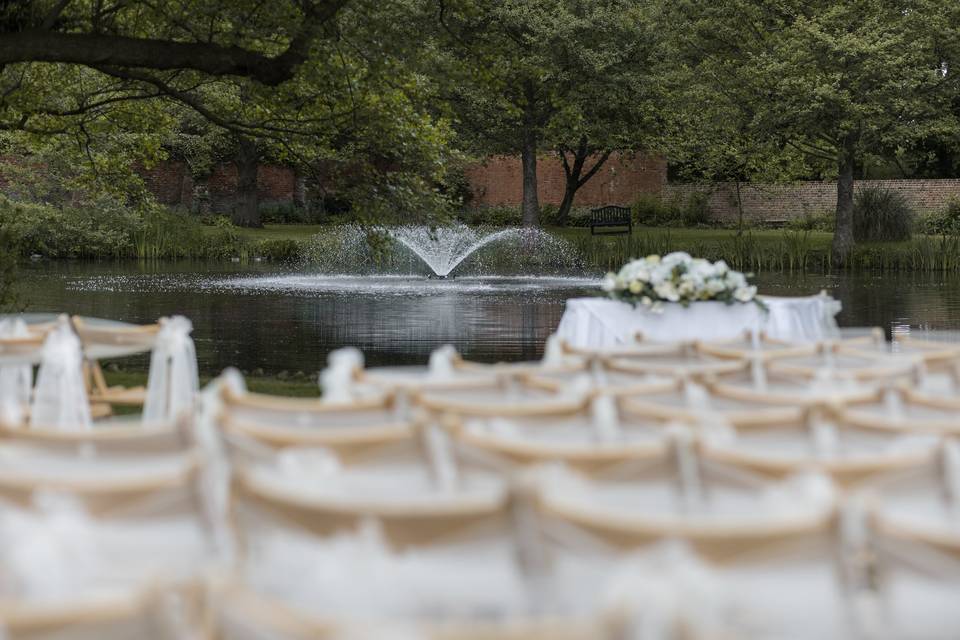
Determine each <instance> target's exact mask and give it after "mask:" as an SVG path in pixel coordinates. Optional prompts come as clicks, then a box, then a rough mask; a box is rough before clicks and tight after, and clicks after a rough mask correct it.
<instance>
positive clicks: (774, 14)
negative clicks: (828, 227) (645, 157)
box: [662, 0, 957, 265]
mask: <svg viewBox="0 0 960 640" xmlns="http://www.w3.org/2000/svg"><path fill="white" fill-rule="evenodd" d="M665 7H666V8H665V11H664V13H663V14H662V15H663V17H664V20H663V22H662V24H663V27H664V28H666V29H671V30H672V38H673V40H674V42H675V43H676V45H677V48H678V62H679V64H682V65H689V66H690V67H692V68H693V70H694V73H693V77H694V78H695V80H696V81H697V82H698V83H700V86H701V87H702V88H703V90H704V91H707V92H711V93H716V94H720V95H724V96H726V97H727V100H728V103H730V104H740V105H747V106H748V107H749V109H748V110H747V111H746V112H745V113H746V116H747V117H746V118H745V120H744V123H745V125H746V128H747V130H748V131H749V135H750V136H751V137H753V138H754V139H758V140H764V139H765V140H769V141H771V143H772V144H774V145H775V146H776V147H777V148H780V149H788V148H789V149H793V150H794V151H796V152H799V153H800V154H802V155H803V156H804V158H805V159H806V163H807V165H806V167H805V168H804V171H809V168H810V166H826V167H831V168H832V172H833V174H834V175H835V176H836V177H837V204H836V231H835V233H834V239H833V254H834V258H835V262H836V263H837V264H838V265H842V264H843V263H844V262H845V260H846V258H847V256H848V255H849V253H850V250H851V249H852V247H853V243H854V240H853V226H852V216H853V192H854V168H855V166H856V165H857V163H858V162H859V161H861V160H862V158H863V157H864V156H865V155H866V154H869V153H875V154H887V155H890V154H893V153H895V152H896V151H897V150H900V149H904V148H909V147H910V146H911V145H912V144H914V142H915V141H916V140H918V139H920V138H922V137H924V136H929V135H931V134H932V133H933V134H936V135H938V136H939V135H952V134H953V133H954V132H955V130H956V122H955V119H954V116H953V114H952V113H951V110H950V109H949V106H948V104H947V103H946V102H945V100H946V98H947V96H948V95H949V88H950V86H951V85H954V84H955V82H956V74H953V73H946V70H947V69H948V68H950V63H951V62H952V58H953V55H954V53H953V51H952V50H951V48H952V47H953V46H954V45H953V42H954V41H955V40H956V38H955V37H951V33H950V32H951V30H952V29H953V26H952V25H953V24H955V23H956V21H955V20H953V18H955V16H953V15H951V14H953V13H956V12H957V9H956V8H955V7H954V6H953V5H952V4H951V3H942V2H936V1H933V0H916V1H912V2H910V3H904V2H901V1H897V0H847V1H844V2H836V1H832V0H818V1H816V2H809V1H807V0H803V1H801V0H786V1H782V2H777V3H769V2H763V1H762V0H724V1H723V2H716V3H709V4H708V3H703V2H697V1H695V0H683V1H681V2H677V3H671V4H670V5H665Z"/></svg>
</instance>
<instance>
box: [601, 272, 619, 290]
mask: <svg viewBox="0 0 960 640" xmlns="http://www.w3.org/2000/svg"><path fill="white" fill-rule="evenodd" d="M600 288H601V289H603V290H604V291H606V292H607V293H609V292H611V291H614V290H615V289H616V288H617V276H615V275H614V274H612V273H608V274H607V275H606V277H605V278H604V279H603V282H601V283H600Z"/></svg>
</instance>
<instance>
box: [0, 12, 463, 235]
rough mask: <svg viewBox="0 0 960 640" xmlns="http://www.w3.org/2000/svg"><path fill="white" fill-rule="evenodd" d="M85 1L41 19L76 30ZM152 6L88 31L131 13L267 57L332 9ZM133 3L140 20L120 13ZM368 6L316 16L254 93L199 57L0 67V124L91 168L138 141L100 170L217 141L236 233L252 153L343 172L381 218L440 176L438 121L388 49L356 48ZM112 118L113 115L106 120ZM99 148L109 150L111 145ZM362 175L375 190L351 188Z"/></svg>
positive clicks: (243, 215) (251, 189) (145, 22)
mask: <svg viewBox="0 0 960 640" xmlns="http://www.w3.org/2000/svg"><path fill="white" fill-rule="evenodd" d="M89 4H90V3H70V2H61V3H60V4H59V5H58V7H60V5H63V7H60V8H61V9H63V10H62V11H61V13H59V14H58V17H57V19H56V20H55V21H54V23H55V24H64V25H67V26H63V29H68V28H70V27H69V25H72V24H74V23H76V24H77V25H79V26H76V28H77V29H80V30H83V29H84V28H86V27H90V28H93V27H92V26H91V25H92V24H93V22H95V20H94V18H92V17H90V16H89V14H88V13H85V11H87V10H88V9H89ZM95 4H97V6H101V5H100V3H95ZM154 4H155V3H137V2H134V3H120V4H117V5H108V6H109V7H112V8H113V9H114V11H113V12H112V13H110V12H108V13H109V16H110V17H109V19H108V18H103V21H105V23H106V24H105V25H104V24H100V26H98V27H97V29H100V30H101V31H105V32H107V33H110V34H112V35H116V36H118V37H119V36H123V37H126V36H127V35H129V33H130V30H129V29H128V24H127V20H128V19H129V20H133V18H134V17H136V18H137V20H134V22H135V23H136V24H137V25H138V26H137V29H138V30H139V31H136V33H140V32H143V33H146V34H157V35H163V36H169V37H170V38H173V39H177V38H181V37H182V38H184V39H186V40H190V39H191V38H194V34H195V33H200V32H199V31H198V30H199V29H200V27H201V26H203V27H204V28H205V29H208V30H209V31H208V32H204V33H208V35H209V38H208V39H209V40H210V41H211V42H215V43H219V45H222V46H229V47H231V51H232V50H233V49H234V48H236V47H239V46H241V44H242V43H247V44H250V45H251V46H254V45H256V46H258V47H260V48H262V49H264V50H265V51H267V53H266V54H264V55H267V54H270V55H272V52H271V49H277V50H281V49H282V50H289V49H290V48H291V47H294V46H295V45H294V44H293V42H294V41H295V40H296V39H297V38H298V37H300V36H299V35H292V36H291V35H289V34H301V24H300V23H301V22H302V20H301V18H303V19H306V18H310V16H308V15H307V12H312V11H314V10H317V11H319V7H322V6H333V5H334V4H335V5H337V7H340V6H342V5H344V4H346V3H345V2H336V3H321V2H305V1H304V2H300V1H296V2H291V3H261V2H249V3H247V2H240V3H217V2H214V1H213V0H210V2H183V3H180V4H181V5H182V6H180V9H183V10H184V11H185V10H186V9H188V8H189V9H190V11H185V12H186V13H187V14H189V18H182V19H181V18H179V17H177V16H178V15H179V13H178V12H177V11H174V9H176V7H170V6H169V3H167V4H161V5H158V6H157V7H156V8H152V7H154ZM220 4H229V7H228V9H229V10H226V9H225V10H224V12H223V13H218V12H217V10H216V9H217V7H218V6H219V5H220ZM187 5H189V7H188V6H187ZM137 7H139V11H140V12H141V13H134V14H129V13H128V12H130V11H134V9H135V8H137ZM284 7H286V8H285V9H284ZM71 10H74V11H76V12H80V14H79V17H77V16H76V15H74V14H71V13H70V11H71ZM89 10H90V11H93V10H92V9H89ZM161 10H162V11H165V12H169V13H158V12H160V11H161ZM379 10H380V9H379V7H378V3H376V2H373V1H372V0H355V1H354V2H353V3H352V4H351V6H350V7H349V8H348V9H344V10H340V11H339V12H338V18H337V21H336V22H333V21H330V20H325V21H324V24H323V26H324V31H323V33H322V34H319V35H317V34H314V35H313V36H311V39H310V47H309V50H308V51H306V52H305V53H304V56H303V59H302V60H300V61H299V62H298V63H297V64H296V65H295V67H294V68H292V71H291V73H292V75H291V76H290V77H289V79H288V80H286V81H285V82H283V83H281V84H279V85H277V86H267V85H266V84H264V82H261V80H263V79H264V78H261V77H259V76H258V75H257V74H250V76H249V77H247V76H244V75H237V74H236V73H228V72H224V73H223V74H221V75H215V73H214V72H217V73H219V70H218V69H209V68H206V67H205V66H204V65H205V64H206V63H203V64H200V63H198V64H195V65H192V66H189V67H186V68H175V69H170V68H168V67H167V66H165V65H164V64H154V65H152V67H150V68H140V67H137V66H130V67H127V66H121V65H120V64H119V63H116V64H114V63H111V64H105V63H102V62H96V61H94V62H90V61H86V62H85V63H84V64H76V63H72V62H71V63H66V62H58V63H50V62H30V63H19V64H10V65H7V66H6V67H4V68H3V69H2V70H0V128H4V129H7V130H10V131H16V132H20V133H21V134H23V135H26V136H33V137H35V138H37V139H39V138H41V137H47V138H57V139H58V140H60V141H61V144H63V143H64V141H77V142H78V144H77V150H78V151H80V152H81V153H80V155H79V156H78V158H77V159H78V160H81V161H83V163H84V165H85V168H87V169H91V170H92V172H93V173H96V172H98V171H100V170H101V166H102V164H103V158H102V157H98V154H97V153H96V149H98V148H100V147H103V146H104V145H107V144H110V143H109V141H110V140H114V141H119V140H121V139H125V140H126V141H127V142H128V143H132V142H133V139H132V138H131V137H129V136H130V135H132V134H133V133H135V132H139V133H140V134H142V136H143V138H144V139H146V140H149V142H150V144H148V145H145V146H143V147H136V146H132V145H131V146H129V147H126V148H125V149H121V150H120V152H119V153H116V155H115V156H114V157H113V158H112V160H111V166H112V167H114V168H116V167H118V166H125V167H126V169H127V171H128V172H130V173H132V172H133V171H132V170H133V168H134V166H135V165H136V164H138V163H139V164H149V163H151V162H155V161H157V160H159V159H162V158H164V157H166V156H167V155H169V154H170V153H177V152H178V151H179V150H182V149H183V146H184V145H183V144H181V143H183V142H185V137H192V138H194V139H195V140H206V141H210V140H217V141H218V143H217V144H216V145H214V146H213V147H212V148H211V149H209V150H208V151H207V152H206V155H208V156H213V155H217V154H220V153H222V152H226V154H227V157H226V158H222V157H221V158H217V159H230V160H233V161H234V162H235V163H236V165H237V168H238V178H239V180H238V183H239V185H238V186H239V195H240V198H239V199H238V205H237V206H236V207H235V210H234V212H233V216H234V221H235V222H237V223H238V224H243V225H248V226H258V225H259V213H258V211H257V190H256V172H257V165H258V164H259V163H260V162H262V161H263V159H264V158H270V159H271V160H275V161H279V162H284V163H288V164H295V165H297V167H298V168H299V169H300V170H302V171H303V172H304V173H307V174H311V173H313V174H316V175H324V176H326V177H331V176H334V177H335V176H336V175H339V174H342V173H347V174H349V176H350V179H349V181H348V182H349V185H348V187H347V190H350V194H349V195H348V197H352V198H354V200H355V201H354V205H355V206H356V207H358V208H370V209H373V208H376V209H377V210H378V211H381V212H382V211H383V210H384V209H385V207H384V206H382V204H383V203H384V202H386V201H390V200H392V201H393V202H395V203H399V202H400V201H401V200H403V199H407V200H409V201H416V204H412V205H408V206H410V207H411V208H414V207H419V206H421V205H422V204H423V203H424V198H426V199H430V198H432V197H433V196H434V195H435V189H434V187H433V183H434V182H435V181H436V180H437V178H438V176H439V175H440V174H442V172H443V170H444V160H443V158H444V155H445V151H444V147H445V143H446V140H447V135H446V133H445V130H446V125H445V123H444V122H442V121H439V120H437V119H434V118H432V117H431V116H430V115H429V114H427V113H425V112H424V111H423V110H421V109H420V108H419V107H418V106H417V105H415V104H414V103H413V101H412V100H410V98H409V96H410V94H411V93H413V91H411V89H412V88H413V85H414V84H415V83H416V78H413V76H412V74H410V73H408V72H406V71H405V70H403V69H402V68H400V67H399V66H398V64H397V63H396V62H395V61H394V60H392V59H391V55H392V52H391V49H390V48H389V47H384V46H382V45H380V46H370V45H369V43H371V42H374V41H375V40H376V37H375V35H373V34H368V33H366V32H365V30H367V29H368V28H371V27H368V25H367V17H368V16H370V15H375V14H376V13H377V12H378V11H379ZM208 14H209V15H208ZM311 15H312V14H311ZM121 16H125V17H124V18H123V19H121ZM304 16H306V18H304ZM18 17H19V18H21V19H25V17H24V15H21V14H18ZM29 17H30V16H29V15H27V16H26V18H29ZM8 18H9V16H8ZM311 19H312V18H311ZM221 20H223V22H222V21H221ZM230 20H235V21H236V22H237V23H238V24H240V25H242V26H240V27H238V28H237V29H236V30H235V31H236V33H233V32H230V31H229V29H228V26H229V21H230ZM184 21H186V22H184ZM194 21H196V22H194ZM372 24H373V27H372V28H379V26H378V23H377V22H375V21H374V22H373V23H372ZM271 26H272V27H273V31H271V30H270V28H271ZM31 28H32V27H31ZM285 34H287V35H285ZM264 43H266V44H264ZM355 45H359V48H356V47H355ZM104 46H106V45H104ZM0 48H2V46H0ZM109 51H110V50H108V49H105V53H104V55H105V56H107V55H108V54H109ZM111 55H112V54H111ZM277 55H283V54H277ZM271 59H273V58H271ZM398 85H399V86H398ZM118 114H125V115H124V117H122V118H119V119H118ZM115 121H116V122H115ZM114 124H116V125H117V126H115V127H113V125H114ZM121 124H122V125H124V126H127V125H128V126H127V129H126V130H125V129H124V127H122V126H120V125H121ZM111 127H113V128H111ZM124 135H126V136H127V137H126V138H123V136H124ZM224 141H225V142H224ZM112 147H113V148H114V150H115V151H117V145H116V144H113V145H112ZM66 148H69V146H67V147H66ZM192 152H193V153H194V159H196V158H197V157H198V156H199V155H204V152H200V151H199V150H198V149H197V148H196V147H195V146H194V147H193V148H192ZM98 160H99V162H97V161H98ZM207 161H208V162H209V159H208V160H207ZM98 165H100V166H98ZM401 174H402V175H401ZM363 180H370V181H372V182H374V183H375V185H362V184H361V183H362V181H363ZM377 187H379V189H378V188H377ZM417 190H419V191H420V193H416V194H414V193H413V192H414V191H417ZM434 200H436V199H435V198H434ZM373 201H376V205H373V204H371V202H373ZM435 204H436V203H435ZM404 213H409V211H405V212H404Z"/></svg>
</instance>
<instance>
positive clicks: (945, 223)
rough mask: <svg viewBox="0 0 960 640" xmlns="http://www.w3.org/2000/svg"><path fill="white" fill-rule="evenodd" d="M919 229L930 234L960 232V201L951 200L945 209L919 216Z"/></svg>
mask: <svg viewBox="0 0 960 640" xmlns="http://www.w3.org/2000/svg"><path fill="white" fill-rule="evenodd" d="M917 223H918V224H917V226H918V227H919V231H921V232H922V233H925V234H929V235H947V234H956V233H960V201H957V200H951V201H950V202H948V203H947V206H945V207H944V208H943V209H940V210H939V211H935V212H932V213H929V214H927V215H925V216H922V217H919V219H918V221H917Z"/></svg>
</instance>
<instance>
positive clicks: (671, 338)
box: [557, 293, 840, 348]
mask: <svg viewBox="0 0 960 640" xmlns="http://www.w3.org/2000/svg"><path fill="white" fill-rule="evenodd" d="M759 298H760V300H761V301H762V302H763V303H764V305H765V306H766V309H763V308H761V307H760V306H759V305H756V304H754V303H745V304H742V303H735V304H732V305H727V304H725V303H723V302H715V301H708V302H694V303H691V304H690V306H689V307H686V308H684V307H683V306H681V305H680V304H676V303H673V304H671V303H667V304H664V305H663V310H662V312H660V313H657V312H654V311H651V310H649V309H646V308H643V307H640V306H638V307H636V308H634V307H633V306H631V305H630V304H628V303H626V302H619V301H616V300H609V299H606V298H571V299H569V300H567V306H566V310H565V311H564V314H563V317H562V318H561V319H560V326H559V327H558V328H557V335H558V336H559V337H560V338H561V339H563V340H564V341H566V342H567V343H568V344H570V345H572V346H576V347H592V348H596V347H615V346H617V345H622V344H627V343H630V342H633V341H634V340H635V339H636V337H637V336H638V335H639V336H641V337H642V338H643V339H644V340H648V341H651V342H676V341H680V340H704V341H723V340H735V339H737V338H741V337H743V335H744V333H745V332H763V333H764V334H766V335H767V336H768V337H770V338H773V339H777V340H787V341H790V342H814V341H817V340H823V339H827V338H834V337H837V336H838V335H839V331H838V329H837V323H836V320H835V319H834V316H836V314H837V313H839V311H840V303H839V302H838V301H837V300H834V299H833V298H831V297H830V296H828V295H826V294H823V293H821V294H819V295H815V296H805V297H796V298H785V297H775V296H759Z"/></svg>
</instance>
